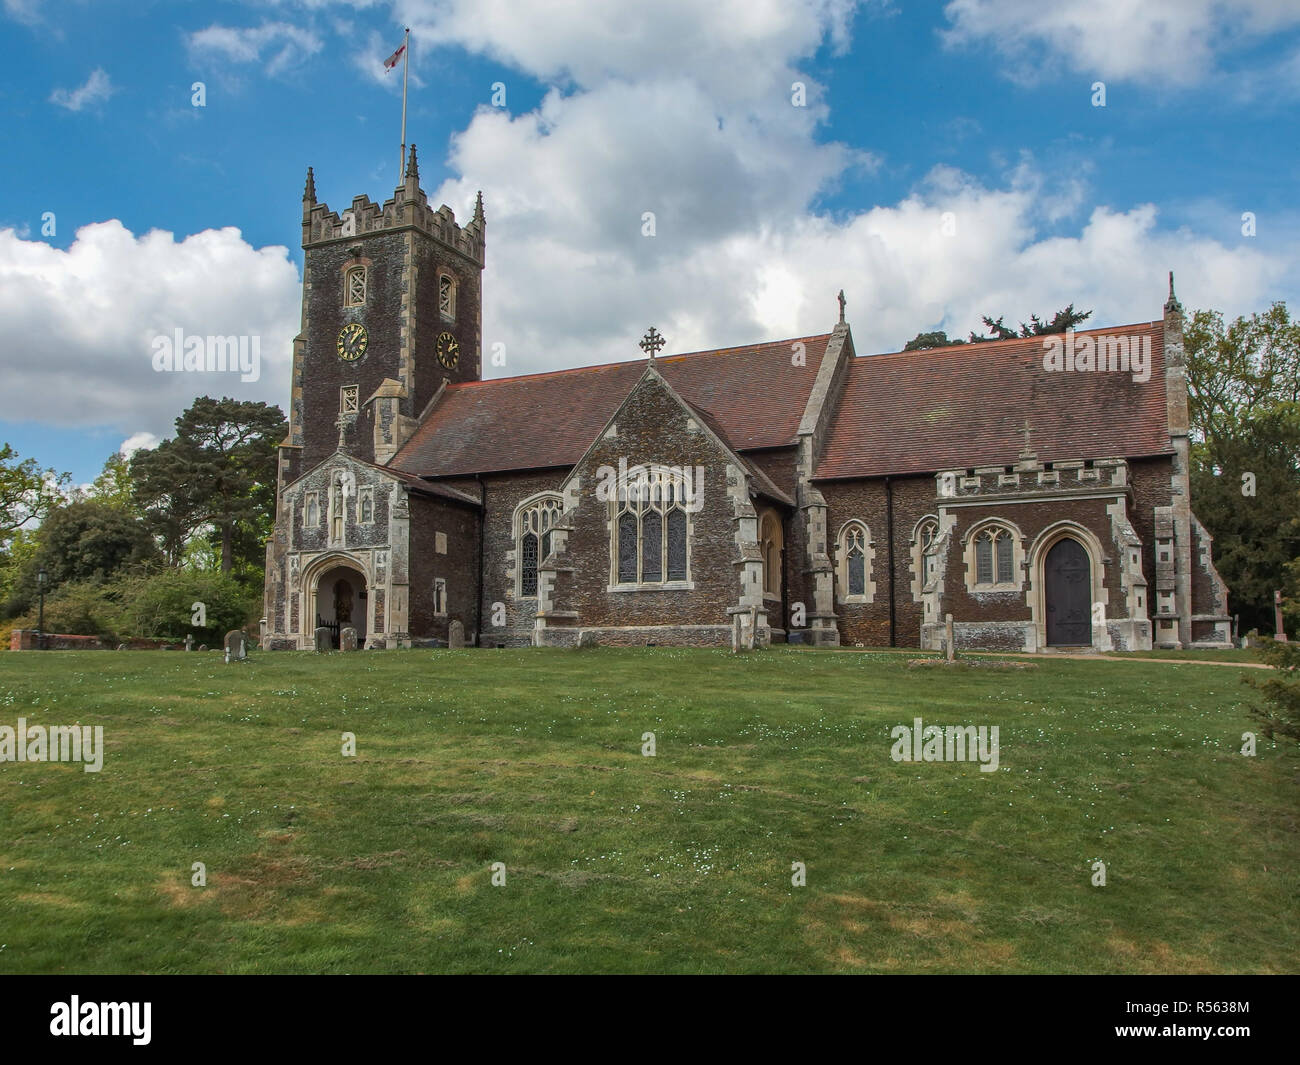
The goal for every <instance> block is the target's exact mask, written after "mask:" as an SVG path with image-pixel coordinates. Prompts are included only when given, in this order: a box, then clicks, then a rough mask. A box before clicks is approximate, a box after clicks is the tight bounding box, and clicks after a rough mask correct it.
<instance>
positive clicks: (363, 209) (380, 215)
mask: <svg viewBox="0 0 1300 1065" xmlns="http://www.w3.org/2000/svg"><path fill="white" fill-rule="evenodd" d="M407 227H414V228H416V229H418V230H421V231H422V232H424V233H427V234H428V235H429V236H431V237H433V239H434V240H436V241H438V242H439V243H441V244H443V245H445V246H446V247H448V248H451V249H453V250H454V251H457V252H459V253H460V254H461V255H464V256H465V257H466V258H467V259H469V260H470V261H471V262H473V263H475V264H476V265H478V266H482V265H483V262H484V252H485V247H486V233H487V221H486V219H485V218H484V215H483V194H482V193H479V195H478V199H477V201H476V203H475V207H474V216H473V218H472V219H470V221H469V222H468V223H467V224H466V225H464V226H462V225H459V224H458V223H457V222H456V215H455V212H453V211H452V209H451V208H450V207H448V206H447V205H446V204H443V205H442V206H441V207H439V208H438V209H437V210H434V209H433V208H431V207H430V206H429V199H428V197H427V196H426V195H425V192H424V190H423V189H422V188H420V178H419V169H418V167H417V166H416V163H415V145H411V155H410V161H409V163H408V165H407V170H406V176H405V179H404V180H403V182H402V184H401V185H398V186H397V188H396V189H395V190H394V192H393V196H392V198H391V199H388V200H385V201H384V203H383V204H382V205H381V204H378V203H375V202H373V201H372V200H371V199H370V197H369V196H357V197H355V198H354V199H353V200H352V205H351V206H350V207H348V208H347V209H345V210H344V211H343V212H342V213H339V212H336V211H332V210H330V208H329V205H328V204H324V203H318V202H317V201H316V181H315V175H314V174H313V172H312V171H311V170H310V169H309V170H308V171H307V187H306V189H305V190H304V191H303V199H302V246H303V247H304V248H308V247H313V246H315V245H318V244H324V243H327V242H329V241H334V240H347V239H349V238H353V237H357V236H361V235H364V234H367V233H377V232H381V231H383V230H398V229H404V228H407Z"/></svg>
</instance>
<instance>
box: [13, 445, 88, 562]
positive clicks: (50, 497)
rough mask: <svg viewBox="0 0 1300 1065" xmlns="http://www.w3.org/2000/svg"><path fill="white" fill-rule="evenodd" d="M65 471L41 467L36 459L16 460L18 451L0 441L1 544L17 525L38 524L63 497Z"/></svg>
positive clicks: (65, 482)
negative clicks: (59, 471) (57, 471)
mask: <svg viewBox="0 0 1300 1065" xmlns="http://www.w3.org/2000/svg"><path fill="white" fill-rule="evenodd" d="M70 480H71V477H70V476H69V475H68V474H66V473H55V472H54V470H52V469H50V470H42V469H41V468H40V467H39V466H38V465H37V464H36V460H35V459H23V460H22V461H21V462H19V461H18V452H16V451H15V450H14V449H13V448H12V447H10V446H9V445H8V444H4V445H0V545H3V544H5V543H7V542H8V540H9V538H10V537H12V536H13V535H14V533H16V532H17V531H18V530H19V529H22V528H24V527H26V526H28V525H30V524H39V523H40V522H41V520H42V519H43V518H44V517H45V515H46V514H48V513H49V512H50V510H51V509H53V508H54V507H55V506H57V505H58V504H59V502H60V501H61V500H62V495H61V493H60V490H61V489H62V488H63V487H64V486H65V485H66V484H67V483H68V481H70Z"/></svg>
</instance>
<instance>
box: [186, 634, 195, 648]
mask: <svg viewBox="0 0 1300 1065" xmlns="http://www.w3.org/2000/svg"><path fill="white" fill-rule="evenodd" d="M185 650H187V651H193V650H194V634H193V633H191V634H190V635H189V636H186V637H185Z"/></svg>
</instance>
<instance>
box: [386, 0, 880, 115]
mask: <svg viewBox="0 0 1300 1065" xmlns="http://www.w3.org/2000/svg"><path fill="white" fill-rule="evenodd" d="M866 6H871V5H870V3H868V2H863V0H712V2H710V3H701V2H700V0H619V2H618V3H610V2H608V0H567V2H565V3H520V2H519V0H407V2H405V3H403V4H401V5H400V8H399V11H400V14H401V16H402V18H403V19H405V20H407V24H409V25H410V26H411V34H412V38H413V40H414V41H415V42H416V45H415V48H416V56H417V58H418V56H419V51H420V49H422V48H424V47H426V44H425V42H429V43H430V44H443V43H448V44H459V45H461V46H462V47H464V48H467V49H469V50H470V51H474V52H480V53H483V54H485V55H489V56H492V57H493V58H495V59H498V60H500V61H502V62H504V63H507V64H509V65H511V66H514V67H517V68H518V69H520V70H523V71H525V72H527V73H529V74H531V75H533V76H535V77H537V78H539V79H542V80H545V81H551V80H556V79H572V80H573V81H574V82H576V83H578V84H580V85H587V86H592V85H596V84H599V83H602V82H606V81H611V80H626V81H639V80H658V79H665V78H667V79H671V78H674V77H678V76H685V77H689V78H692V79H695V80H698V81H700V82H701V83H702V84H705V85H707V86H708V88H709V89H710V91H711V92H712V93H713V94H715V95H716V96H717V97H719V98H720V99H737V98H739V99H744V98H750V97H752V96H753V95H754V94H755V93H756V92H758V91H765V90H766V89H767V88H768V87H769V86H772V85H775V84H778V83H779V82H780V81H781V80H783V77H784V75H785V73H787V70H788V63H789V62H790V60H791V59H797V58H802V57H806V56H810V55H812V54H813V53H814V52H815V51H816V50H817V49H818V48H819V47H820V46H821V45H822V44H823V42H826V41H829V42H830V43H831V45H832V46H833V47H842V46H844V45H846V44H847V43H848V28H849V23H850V21H851V19H852V16H853V13H854V12H855V10H857V9H858V8H861V7H866ZM785 91H786V93H787V94H788V92H789V86H788V84H787V85H786V89H785ZM786 102H787V104H788V102H789V101H788V98H787V101H786Z"/></svg>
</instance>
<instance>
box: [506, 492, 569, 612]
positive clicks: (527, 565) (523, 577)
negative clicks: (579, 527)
mask: <svg viewBox="0 0 1300 1065" xmlns="http://www.w3.org/2000/svg"><path fill="white" fill-rule="evenodd" d="M562 509H563V504H562V503H561V501H560V497H559V496H558V495H555V494H554V493H552V494H549V495H546V496H542V497H540V498H538V499H533V500H530V501H528V502H526V503H525V504H522V505H521V506H520V508H519V509H518V510H516V511H515V533H516V537H517V539H516V544H515V547H516V554H515V557H516V558H517V559H518V570H519V585H518V594H519V595H521V596H524V597H531V596H535V595H536V594H537V568H538V566H539V565H540V564H541V563H542V562H543V561H544V560H545V558H546V556H547V555H549V554H550V553H551V529H552V527H553V526H554V525H555V522H556V519H558V518H559V516H560V512H561V510H562Z"/></svg>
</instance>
